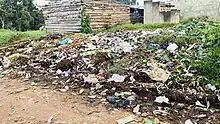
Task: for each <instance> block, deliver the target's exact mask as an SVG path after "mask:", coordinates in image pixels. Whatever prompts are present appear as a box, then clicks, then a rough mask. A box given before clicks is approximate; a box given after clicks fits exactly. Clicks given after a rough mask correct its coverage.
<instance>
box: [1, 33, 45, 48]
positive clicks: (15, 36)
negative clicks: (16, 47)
mask: <svg viewBox="0 0 220 124" xmlns="http://www.w3.org/2000/svg"><path fill="white" fill-rule="evenodd" d="M45 34H46V31H26V32H18V31H11V30H4V29H0V46H2V45H6V44H10V43H13V42H15V41H20V40H27V39H37V38H40V37H41V36H44V35H45Z"/></svg>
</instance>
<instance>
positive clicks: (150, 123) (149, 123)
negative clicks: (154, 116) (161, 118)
mask: <svg viewBox="0 0 220 124" xmlns="http://www.w3.org/2000/svg"><path fill="white" fill-rule="evenodd" d="M144 124H154V121H153V120H148V119H145V120H144Z"/></svg>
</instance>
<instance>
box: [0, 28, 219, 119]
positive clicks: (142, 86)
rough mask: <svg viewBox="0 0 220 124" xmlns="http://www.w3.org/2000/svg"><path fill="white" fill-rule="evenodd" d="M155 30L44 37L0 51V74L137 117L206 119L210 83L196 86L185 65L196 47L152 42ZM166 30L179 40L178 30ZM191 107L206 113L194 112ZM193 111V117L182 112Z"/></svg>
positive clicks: (212, 91) (213, 96) (215, 104)
mask: <svg viewBox="0 0 220 124" xmlns="http://www.w3.org/2000/svg"><path fill="white" fill-rule="evenodd" d="M161 32H162V31H152V32H151V31H127V32H109V33H99V34H89V35H85V36H80V37H75V36H65V35H63V36H61V37H58V38H53V39H51V38H50V37H52V36H50V35H49V36H47V37H45V38H44V39H43V40H40V41H38V40H36V41H31V42H29V43H27V44H26V46H18V47H17V48H14V49H13V50H11V51H10V53H8V52H7V50H5V52H2V54H1V59H0V60H1V65H0V66H1V69H2V72H6V71H7V70H9V67H10V69H11V70H10V74H12V72H13V73H18V72H24V74H19V73H18V74H19V75H23V76H24V78H25V79H26V80H30V82H34V85H35V84H41V83H42V84H45V85H47V86H48V85H49V86H51V85H53V86H55V87H56V89H57V90H58V91H61V92H67V91H68V92H69V91H75V92H77V93H79V94H83V95H87V98H89V99H90V100H97V101H98V100H100V101H101V100H102V99H103V98H104V99H106V101H103V100H102V103H105V104H106V103H107V104H108V105H110V106H111V107H115V108H118V109H120V108H123V109H128V110H132V111H133V112H134V113H135V114H137V115H143V116H149V115H151V116H156V115H162V116H167V115H171V116H173V117H175V119H174V120H176V119H177V118H178V119H179V120H182V122H184V121H185V120H183V119H184V118H185V119H186V118H192V120H193V119H194V118H207V117H209V116H210V111H211V109H209V108H215V109H217V110H218V109H219V105H220V95H219V93H218V92H216V91H217V87H215V86H214V85H211V84H208V85H202V84H200V83H199V82H200V81H201V79H204V77H201V76H200V75H197V72H196V71H195V70H193V67H192V66H191V63H190V61H191V59H192V58H195V57H201V56H203V54H201V56H200V52H201V51H198V46H201V43H198V42H193V43H190V42H189V43H188V42H187V43H185V44H183V43H182V41H181V43H179V42H175V41H173V42H168V41H162V42H154V40H153V38H154V37H157V36H159V37H161V36H163V35H162V33H161ZM164 32H167V31H164ZM168 32H169V31H168ZM171 32H172V33H173V32H174V33H176V34H177V35H178V36H180V34H179V33H178V32H179V31H175V30H174V31H171ZM183 35H186V34H183V33H181V36H183ZM33 43H34V44H38V43H40V44H41V45H40V47H39V45H33ZM187 48H188V49H187ZM8 75H9V74H6V75H5V76H8ZM3 77H4V76H3ZM19 77H21V76H19ZM207 104H210V105H209V107H207V106H206V105H207ZM196 107H200V108H206V107H207V108H208V109H207V111H206V112H205V113H202V114H199V113H198V111H200V110H197V109H195V108H196ZM194 109H195V112H193V114H186V112H187V113H190V110H194ZM216 112H218V111H216ZM214 113H215V112H214ZM177 116H178V117H177ZM126 120H127V119H126ZM128 120H129V121H131V120H133V119H131V118H128ZM189 121H190V120H188V121H186V123H190V122H189ZM193 121H194V120H193ZM118 123H125V122H124V121H123V122H122V121H118ZM126 123H127V121H126ZM146 123H148V122H146Z"/></svg>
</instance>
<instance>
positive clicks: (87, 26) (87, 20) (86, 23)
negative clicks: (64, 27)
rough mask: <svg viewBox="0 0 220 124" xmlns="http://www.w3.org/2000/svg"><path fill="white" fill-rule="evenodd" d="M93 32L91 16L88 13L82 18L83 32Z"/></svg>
mask: <svg viewBox="0 0 220 124" xmlns="http://www.w3.org/2000/svg"><path fill="white" fill-rule="evenodd" d="M91 32H92V29H91V27H90V16H89V15H86V16H85V17H84V18H83V20H82V33H84V34H88V33H91Z"/></svg>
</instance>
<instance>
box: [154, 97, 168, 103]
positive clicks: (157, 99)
mask: <svg viewBox="0 0 220 124" xmlns="http://www.w3.org/2000/svg"><path fill="white" fill-rule="evenodd" d="M155 102H157V103H167V104H169V99H168V98H166V97H165V96H159V97H157V98H156V100H155Z"/></svg>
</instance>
